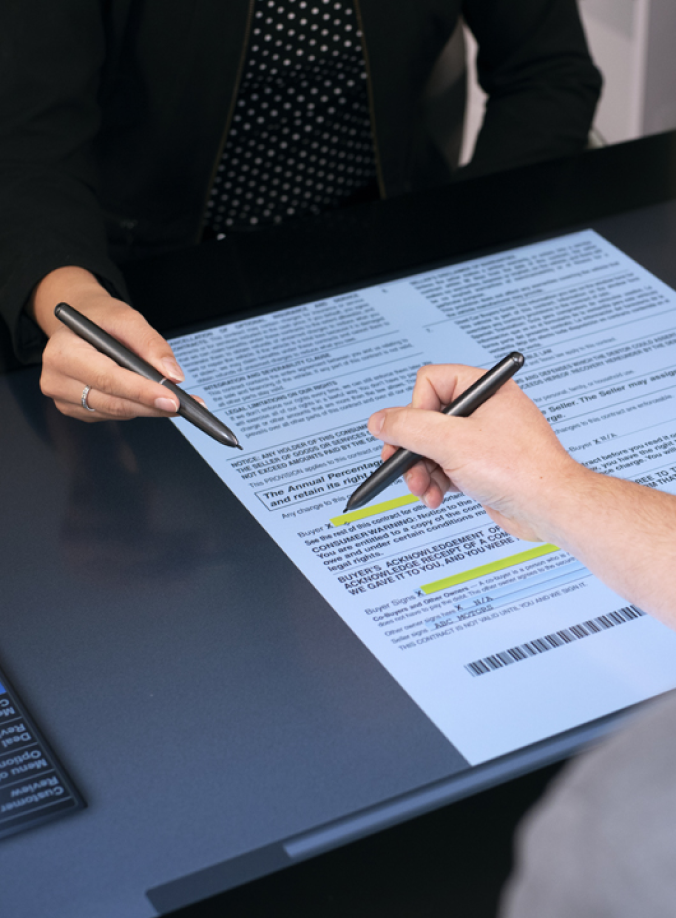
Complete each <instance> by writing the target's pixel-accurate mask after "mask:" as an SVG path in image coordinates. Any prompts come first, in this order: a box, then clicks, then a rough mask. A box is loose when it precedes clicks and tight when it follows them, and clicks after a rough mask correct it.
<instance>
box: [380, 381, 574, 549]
mask: <svg viewBox="0 0 676 918" xmlns="http://www.w3.org/2000/svg"><path fill="white" fill-rule="evenodd" d="M481 375H482V371H480V370H474V369H472V368H470V367H462V366H452V365H451V366H429V367H423V369H421V370H420V371H419V373H418V377H417V380H416V384H415V388H414V390H413V397H412V401H411V405H410V406H409V407H407V408H389V409H385V410H384V411H379V412H377V413H376V414H374V415H373V416H372V417H371V418H370V420H369V425H368V427H369V431H370V432H371V433H372V434H373V435H374V436H375V437H378V438H379V439H381V440H383V441H384V442H385V443H386V444H391V445H387V446H385V447H384V448H383V453H382V458H383V459H387V458H389V456H390V455H391V454H392V453H393V452H394V447H395V446H403V447H404V448H406V449H410V450H412V451H413V452H415V453H419V454H420V455H422V456H426V457H428V458H427V459H426V461H424V462H419V463H417V464H416V465H415V466H413V468H412V469H411V470H410V471H409V472H407V474H406V476H405V479H406V484H407V485H408V487H409V490H410V491H411V492H412V493H413V494H415V495H416V496H417V497H420V498H421V499H422V501H423V502H424V503H425V504H426V505H427V506H428V507H438V506H439V505H440V504H441V502H442V500H443V496H444V493H445V492H446V491H462V492H463V493H464V494H467V495H468V496H469V497H472V498H474V500H477V501H478V502H479V503H480V504H482V505H483V507H484V508H485V509H486V511H487V513H488V514H489V515H490V516H491V518H492V519H493V520H495V522H497V523H499V525H500V526H502V527H503V529H505V530H507V531H508V532H510V533H512V535H516V536H518V537H519V538H522V539H527V540H529V541H541V540H544V539H547V529H548V526H547V525H546V521H547V518H548V516H549V515H550V514H551V504H552V501H554V502H555V501H557V500H561V499H563V498H562V492H561V484H562V482H565V481H567V480H568V479H569V478H572V477H576V476H578V475H581V474H582V475H583V474H585V471H586V470H585V469H583V468H582V467H581V466H580V465H578V463H576V462H575V461H574V460H573V459H571V457H570V456H569V455H568V453H567V452H566V451H565V450H564V448H563V447H562V446H561V444H560V443H559V441H558V440H557V438H556V435H555V434H554V432H553V431H552V429H551V427H550V426H549V424H548V423H547V421H546V420H545V418H544V417H543V415H542V414H541V413H540V411H539V410H538V408H537V407H536V406H535V405H534V403H533V402H532V401H531V400H530V399H529V398H528V396H526V395H524V393H523V392H522V391H521V390H520V389H519V387H518V386H517V384H516V383H515V382H512V381H510V382H508V383H506V384H505V385H504V386H502V388H501V389H499V391H498V392H497V393H496V394H495V395H493V396H492V397H491V398H490V399H488V401H487V402H485V403H484V404H483V405H482V406H481V407H480V408H478V409H477V411H475V412H474V413H473V414H472V415H470V417H468V418H454V417H448V416H447V415H444V414H442V413H441V408H442V407H443V406H444V405H448V404H449V403H450V402H452V401H453V400H454V399H455V398H457V397H458V395H460V394H461V393H462V392H464V391H465V389H467V388H468V387H469V386H470V385H472V383H474V382H475V381H476V380H477V379H479V378H480V377H481Z"/></svg>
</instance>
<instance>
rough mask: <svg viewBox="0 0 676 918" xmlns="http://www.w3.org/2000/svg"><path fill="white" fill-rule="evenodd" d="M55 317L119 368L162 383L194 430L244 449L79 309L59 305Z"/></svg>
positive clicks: (210, 416)
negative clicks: (197, 429) (197, 428)
mask: <svg viewBox="0 0 676 918" xmlns="http://www.w3.org/2000/svg"><path fill="white" fill-rule="evenodd" d="M54 315H55V316H56V317H57V319H60V320H61V321H62V322H63V324H64V325H66V326H68V328H70V330H71V331H73V332H75V334H76V335H79V336H80V338H82V339H83V340H84V341H86V342H87V343H88V344H91V345H92V347H95V348H96V350H97V351H100V352H101V353H102V354H105V355H106V357H110V359H111V360H114V361H115V363H116V364H118V366H121V367H123V368H124V369H125V370H131V371H132V372H133V373H138V374H139V376H143V377H145V379H150V380H152V382H156V383H160V385H162V386H164V387H165V389H168V390H169V391H170V392H171V393H172V394H173V395H175V396H176V398H177V400H178V404H179V408H178V413H179V414H180V415H181V417H184V418H185V419H186V421H190V423H191V424H194V425H195V427H199V429H200V430H203V431H204V433H206V434H209V436H210V437H213V438H214V440H218V442H219V443H223V445H224V446H236V447H239V449H242V447H241V446H240V445H239V440H238V439H237V437H236V436H235V435H234V433H233V432H232V431H231V430H230V428H229V427H226V426H225V424H223V423H222V422H221V421H219V420H218V418H216V417H214V415H213V414H212V413H211V412H210V411H208V410H207V409H206V408H205V407H204V406H203V405H200V403H199V402H197V401H195V399H194V398H191V397H190V396H189V395H188V394H187V392H184V391H183V390H182V389H179V387H178V386H177V385H176V384H175V383H173V382H171V380H169V379H167V378H166V376H163V375H162V374H161V373H160V372H159V371H158V370H156V369H155V367H153V366H151V365H150V364H149V363H146V361H145V360H143V358H142V357H139V356H138V354H135V353H134V352H133V351H130V350H129V348H126V347H125V346H124V344H121V343H120V342H119V341H118V340H117V339H116V338H113V336H112V335H109V334H108V332H105V331H104V330H103V329H102V328H99V326H98V325H96V323H94V322H92V321H91V319H88V318H87V317H86V316H83V315H82V313H81V312H78V311H77V309H73V307H72V306H69V305H68V303H59V305H58V306H57V307H56V308H55V310H54Z"/></svg>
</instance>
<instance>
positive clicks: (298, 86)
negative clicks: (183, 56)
mask: <svg viewBox="0 0 676 918" xmlns="http://www.w3.org/2000/svg"><path fill="white" fill-rule="evenodd" d="M375 178H376V168H375V157H374V152H373V141H372V136H371V121H370V114H369V105H368V96H367V82H366V66H365V62H364V54H363V50H362V45H361V33H360V31H359V29H358V28H357V18H356V15H355V10H354V7H353V5H352V0H255V8H254V16H253V23H252V29H251V36H250V40H249V48H248V53H247V58H246V62H245V65H244V69H243V72H242V79H241V83H240V88H239V93H238V96H237V102H236V105H235V112H234V115H233V119H232V124H231V127H230V131H229V133H228V138H227V142H226V145H225V149H224V151H223V156H222V159H221V162H220V164H219V166H218V171H217V174H216V178H215V181H214V185H213V188H212V190H211V195H210V198H209V202H208V204H207V212H206V224H207V226H208V227H209V228H210V229H211V231H212V232H215V233H217V234H220V233H227V232H229V231H232V230H244V229H247V230H248V229H254V228H256V227H258V226H263V225H267V224H275V223H280V222H281V221H282V220H287V219H290V218H294V217H297V216H302V215H304V214H316V213H320V212H322V211H325V210H329V209H331V208H334V207H337V206H339V205H340V204H342V203H345V202H346V201H347V200H349V199H351V198H354V197H357V198H358V197H359V193H360V192H361V191H363V189H366V188H369V187H373V186H374V185H375Z"/></svg>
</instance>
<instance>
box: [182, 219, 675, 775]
mask: <svg viewBox="0 0 676 918" xmlns="http://www.w3.org/2000/svg"><path fill="white" fill-rule="evenodd" d="M172 345H173V347H174V350H175V352H176V355H177V357H178V360H179V362H180V363H181V365H182V367H183V368H184V370H185V372H186V375H187V381H186V389H187V390H188V391H189V392H191V393H193V394H196V395H199V396H201V397H202V398H204V399H205V401H206V402H207V404H208V405H209V407H210V408H211V409H212V410H214V411H215V413H216V414H217V415H218V416H219V417H220V418H221V419H222V420H223V421H225V422H226V423H227V424H228V426H230V427H231V428H232V429H233V430H234V431H235V433H236V434H237V436H238V437H239V439H240V441H241V443H242V445H243V447H244V452H243V453H241V452H235V451H232V450H228V449H225V448H223V447H222V446H220V445H218V444H216V443H215V442H214V441H213V440H211V439H210V438H208V437H207V436H206V435H204V434H202V433H201V432H200V431H198V430H196V429H195V428H194V427H192V426H191V425H189V424H187V423H186V422H185V421H183V420H181V419H178V420H176V421H175V423H176V424H177V425H178V427H179V428H180V430H181V431H182V432H183V434H184V435H185V436H186V437H187V438H188V440H190V442H191V443H192V444H193V445H194V446H195V448H196V449H197V450H198V451H199V452H200V453H201V455H202V456H203V457H204V459H205V460H206V461H207V462H208V463H209V465H211V467H212V468H213V469H214V470H215V471H216V473H217V474H218V475H219V476H220V477H221V479H222V480H223V481H224V482H225V484H226V485H227V486H228V487H229V488H231V489H232V491H233V492H234V493H235V494H236V495H237V496H238V498H239V499H240V500H241V501H242V502H243V503H244V505H245V506H246V507H247V508H248V509H249V510H250V512H251V513H252V514H253V515H254V516H255V517H256V519H257V520H258V521H259V522H260V523H261V524H262V525H263V526H264V528H265V529H266V530H267V532H268V533H269V534H270V535H271V536H272V538H274V539H275V540H276V541H277V543H278V544H279V545H280V546H281V547H282V549H283V550H284V551H285V552H286V553H287V555H288V556H289V558H290V559H291V560H292V561H293V562H294V563H295V564H296V565H297V566H298V567H299V568H300V570H301V571H302V572H303V573H304V574H305V576H306V577H307V578H308V579H309V580H310V581H311V582H312V583H313V584H314V586H315V587H316V588H317V589H318V590H319V591H320V593H321V594H322V595H323V596H324V597H326V599H327V601H328V602H329V603H330V604H331V605H332V606H333V608H334V609H335V610H336V612H337V613H338V614H339V615H340V616H341V617H342V618H343V620H344V621H345V622H346V623H347V624H348V625H349V627H350V628H352V629H353V631H354V632H355V634H357V635H358V637H359V638H360V639H361V640H362V641H363V643H364V644H365V645H366V647H368V649H369V650H370V651H371V652H372V653H373V654H374V655H375V657H376V658H377V659H378V660H379V661H380V663H381V664H382V665H383V666H384V667H385V668H386V669H387V670H388V671H389V672H390V673H391V675H392V676H393V677H394V678H395V679H396V680H397V681H398V682H399V683H400V685H401V686H402V687H403V688H404V689H405V690H406V691H407V692H408V693H409V695H410V696H411V697H412V698H413V699H414V700H415V701H416V702H417V704H418V705H419V706H420V708H421V709H422V710H423V711H424V712H425V713H426V714H427V716H428V717H429V718H430V719H431V720H432V721H433V722H434V723H435V724H436V725H437V727H438V728H439V730H441V731H442V732H443V733H444V734H445V735H446V736H447V737H448V739H449V740H451V741H452V742H453V744H454V745H455V746H456V747H457V748H458V749H459V750H460V752H461V753H462V754H463V755H464V756H465V757H466V758H467V759H468V760H469V761H470V762H471V763H472V764H478V763H480V762H484V761H487V760H488V759H491V758H494V757H495V756H499V755H503V754H505V753H508V752H511V751H513V750H516V749H519V748H521V747H523V746H525V745H528V744H531V743H533V742H537V741H539V740H542V739H544V738H546V737H548V736H551V735H553V734H556V733H559V732H561V731H564V730H567V729H570V728H573V727H575V726H578V725H579V724H581V723H585V722H587V721H589V720H592V719H594V718H597V717H601V716H603V715H606V714H609V713H611V712H614V711H617V710H619V709H621V708H624V707H626V706H627V705H631V704H633V703H636V702H638V701H642V700H644V699H646V698H649V697H651V696H653V695H655V694H657V693H660V692H663V691H666V690H668V689H671V688H674V687H675V686H676V665H675V663H676V634H673V633H671V632H670V631H668V630H667V629H666V628H665V627H664V626H662V625H660V624H658V623H657V622H655V621H654V620H652V619H651V618H650V617H648V616H646V615H644V614H643V613H642V611H641V610H640V609H637V608H635V607H634V606H631V605H629V604H628V603H627V602H626V601H625V600H623V599H622V598H621V597H620V596H618V595H617V594H615V593H613V592H612V591H611V590H609V589H608V588H606V587H605V586H603V585H602V584H601V583H600V582H599V581H598V580H596V579H595V578H594V577H593V576H592V575H591V574H590V573H589V571H587V570H586V569H585V568H584V567H583V566H582V565H581V564H579V563H578V562H577V561H576V560H575V559H573V558H571V557H570V556H569V555H567V554H566V553H564V552H562V551H560V550H559V549H558V548H557V547H556V546H555V545H541V544H533V543H525V542H521V541H519V540H518V539H515V538H514V537H512V536H510V535H508V534H507V533H505V532H504V531H502V530H501V529H500V528H499V527H498V526H497V525H495V524H494V523H493V522H492V521H491V520H490V518H489V517H488V516H487V515H486V513H485V512H484V511H483V509H482V508H481V507H480V506H479V505H478V504H476V503H474V502H473V501H472V500H470V499H468V498H466V497H464V496H463V495H458V494H455V495H450V496H448V497H447V499H446V500H445V502H444V504H443V505H442V506H441V507H440V508H439V509H437V510H429V509H427V508H426V507H425V506H424V505H422V504H421V503H419V502H418V501H417V500H416V499H415V498H413V497H411V495H410V494H409V493H408V492H407V490H406V488H405V486H404V484H403V482H401V481H400V482H397V483H395V484H394V485H392V486H391V487H390V488H389V489H388V490H387V491H385V492H383V493H382V494H381V495H380V496H379V497H378V498H377V499H376V501H375V502H374V504H373V505H370V506H367V507H365V508H363V509H361V510H358V511H356V512H354V513H349V514H344V513H343V512H342V510H343V508H344V506H345V502H346V500H347V497H348V496H349V495H350V494H351V493H352V491H353V490H354V489H355V488H356V486H357V485H358V484H359V483H360V482H361V481H362V480H363V479H364V478H365V477H366V476H367V475H368V474H370V472H371V471H372V470H373V469H374V468H375V467H376V466H377V465H378V464H379V462H380V444H379V443H378V442H377V441H375V440H373V438H372V437H371V436H370V435H369V433H368V432H367V430H366V421H367V419H368V417H369V415H370V414H371V413H372V412H373V411H375V410H377V409H379V408H383V407H387V406H391V405H397V404H399V405H401V404H406V403H408V401H409V399H410V393H411V389H412V387H413V383H414V380H415V374H416V371H417V370H418V368H419V367H420V366H421V365H423V364H425V363H451V362H452V363H465V364H471V365H474V366H480V367H485V368H488V367H490V366H492V365H493V364H494V363H496V362H497V361H498V360H499V359H501V358H502V357H503V356H504V355H505V354H506V353H508V352H509V351H512V350H519V351H521V352H522V353H523V354H524V355H525V356H526V366H525V368H524V369H523V370H522V371H521V372H520V373H519V375H518V376H517V377H516V380H517V382H518V383H519V385H520V386H521V387H522V388H523V389H524V390H525V391H526V392H528V394H529V395H530V396H531V397H532V398H533V399H534V400H535V401H536V402H537V404H538V405H539V406H540V408H541V409H542V411H543V412H544V413H545V415H546V416H547V417H548V419H549V421H550V422H551V423H552V425H553V426H554V429H555V430H556V432H557V434H558V435H559V437H560V438H561V440H562V442H563V443H564V445H565V446H566V447H567V449H568V450H570V452H571V453H572V454H573V455H574V456H575V458H576V459H578V460H579V461H581V462H584V463H585V464H587V465H589V466H590V467H592V468H595V469H597V470H599V471H603V472H608V473H611V474H613V475H616V476H619V477H623V478H631V479H633V480H635V481H639V482H641V483H643V484H646V485H648V486H650V487H655V488H661V489H663V490H671V491H676V294H675V293H674V292H673V291H672V290H670V289H669V288H668V287H666V286H665V285H664V284H662V283H661V282H660V281H658V280H657V279H656V278H654V277H653V276H651V275H650V274H649V273H648V272H646V271H645V270H644V269H642V268H641V267H640V266H639V265H637V264H635V263H634V262H633V261H631V260H630V259H629V258H627V257H626V256H625V255H623V254H622V253H621V252H620V251H618V250H617V249H615V248H614V247H613V246H612V245H610V244H609V243H608V242H606V241H605V240H604V239H602V238H601V237H600V236H598V235H597V234H595V233H594V232H592V231H586V232H582V233H576V234H572V235H568V236H564V237H561V238H559V239H555V240H552V241H548V242H543V243H538V244H536V245H531V246H526V247H523V248H519V249H514V250H512V251H508V252H504V253H501V254H498V255H493V256H489V257H485V258H481V259H476V260H474V261H469V262H465V263H463V264H459V265H454V266H451V267H446V268H441V269H437V270H434V271H429V272H425V273H422V274H416V275H414V276H410V277H407V278H405V279H403V280H397V281H393V282H388V283H385V284H382V285H376V286H371V287H367V288H364V289H361V290H358V291H355V292H352V293H348V294H345V295H343V296H338V297H333V298H329V299H323V300H321V301H318V302H311V303H307V304H304V305H301V306H297V307H293V308H289V309H285V310H280V311H278V312H274V313H270V314H267V315H263V316H259V317H256V318H252V319H247V320H243V321H240V322H234V323H231V324H227V325H223V326H221V327H219V328H214V329H211V330H208V331H204V332H199V333H197V334H193V335H188V336H185V337H182V338H178V339H175V340H174V341H172ZM627 538H628V539H630V538H631V533H630V532H629V533H627Z"/></svg>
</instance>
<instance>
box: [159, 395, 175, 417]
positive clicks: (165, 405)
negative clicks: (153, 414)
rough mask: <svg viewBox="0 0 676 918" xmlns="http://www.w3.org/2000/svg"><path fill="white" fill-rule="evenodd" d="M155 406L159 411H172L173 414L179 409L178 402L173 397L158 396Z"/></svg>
mask: <svg viewBox="0 0 676 918" xmlns="http://www.w3.org/2000/svg"><path fill="white" fill-rule="evenodd" d="M155 407H156V408H157V410H158V411H170V412H171V413H172V414H176V412H177V411H178V403H177V402H175V401H174V400H173V398H156V399H155Z"/></svg>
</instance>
